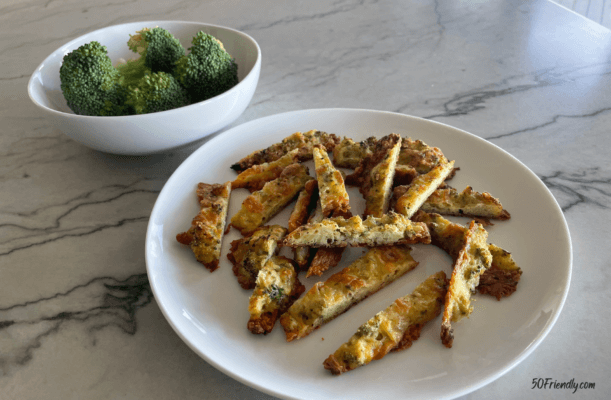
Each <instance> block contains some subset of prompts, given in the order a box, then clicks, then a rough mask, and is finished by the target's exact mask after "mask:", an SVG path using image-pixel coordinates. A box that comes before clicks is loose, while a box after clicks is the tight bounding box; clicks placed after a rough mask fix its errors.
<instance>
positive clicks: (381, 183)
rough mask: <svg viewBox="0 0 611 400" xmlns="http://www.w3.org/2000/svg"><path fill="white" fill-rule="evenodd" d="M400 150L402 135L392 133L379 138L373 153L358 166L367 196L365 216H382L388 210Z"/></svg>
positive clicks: (356, 172) (363, 193) (360, 187)
mask: <svg viewBox="0 0 611 400" xmlns="http://www.w3.org/2000/svg"><path fill="white" fill-rule="evenodd" d="M400 150H401V136H399V135H397V134H396V133H391V134H389V135H387V136H384V137H383V138H381V139H380V140H378V142H377V143H376V146H375V148H374V151H373V153H372V154H370V155H369V156H367V157H366V158H364V159H363V160H362V161H361V163H360V164H359V166H358V167H357V169H356V171H355V175H357V176H359V178H358V179H359V181H360V183H361V184H360V185H359V191H360V192H361V194H362V195H363V196H364V197H365V212H364V213H363V216H365V217H366V216H368V215H373V216H374V217H381V216H382V215H384V213H386V211H387V210H388V204H389V202H390V196H391V195H392V187H393V183H394V178H395V167H396V165H397V160H398V159H399V151H400Z"/></svg>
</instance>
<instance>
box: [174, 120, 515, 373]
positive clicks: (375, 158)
mask: <svg viewBox="0 0 611 400" xmlns="http://www.w3.org/2000/svg"><path fill="white" fill-rule="evenodd" d="M331 153H332V156H333V157H332V161H331V157H330V154H331ZM312 159H313V160H314V165H315V174H314V176H312V175H310V173H309V170H308V168H307V167H306V166H305V165H304V164H303V162H304V161H308V160H312ZM231 168H232V169H234V170H236V171H237V172H238V176H237V177H236V178H235V179H234V180H233V181H230V182H226V183H224V184H218V183H217V184H207V183H200V184H199V186H198V189H197V196H198V199H199V202H200V212H199V213H198V215H197V216H196V217H195V218H194V219H193V222H192V224H191V227H190V228H189V230H187V231H186V232H183V233H179V234H178V235H177V240H178V241H179V242H180V243H183V244H185V245H188V246H190V247H191V249H192V250H193V252H194V254H195V257H196V259H197V260H198V261H199V262H201V263H202V264H203V265H204V266H205V267H206V268H208V269H209V270H210V271H214V270H215V269H217V268H218V266H219V259H220V257H221V254H220V253H221V252H220V249H221V243H222V239H223V236H224V233H225V232H226V231H227V230H228V229H226V220H227V210H228V206H229V199H230V196H231V192H232V191H233V190H235V189H238V188H244V189H247V190H249V191H250V192H251V194H250V195H249V196H248V197H247V198H246V199H245V200H244V201H243V203H242V206H241V208H240V210H239V211H238V212H237V213H235V214H234V215H232V216H231V218H230V226H232V227H234V228H235V229H237V230H239V231H240V233H241V234H242V236H243V237H242V238H241V239H239V240H235V241H233V242H232V243H231V250H230V251H229V253H228V254H227V257H228V258H229V260H230V261H231V263H232V264H233V272H234V274H235V276H236V278H237V280H238V283H239V284H240V286H241V287H242V288H244V289H247V290H252V295H251V297H250V302H249V306H248V309H249V313H250V319H249V321H248V322H247V324H246V326H247V328H248V329H249V330H250V331H251V332H252V333H253V334H267V333H269V332H271V331H272V329H273V328H274V326H275V325H276V321H278V320H279V321H280V325H281V326H282V327H283V329H284V331H285V334H286V339H287V341H289V342H290V341H293V340H297V339H301V338H303V337H305V336H307V335H309V334H310V333H311V332H312V331H313V330H315V329H317V328H319V327H320V326H322V325H323V324H325V323H327V322H329V321H331V320H333V319H334V318H335V317H337V316H338V315H340V314H342V313H343V312H345V311H346V310H347V309H349V308H350V307H352V306H354V305H356V304H358V303H359V302H360V301H362V300H364V299H365V298H367V297H368V296H370V295H371V294H373V293H375V292H377V291H379V290H381V289H382V288H384V287H385V286H386V285H388V284H389V283H391V282H393V281H395V280H397V279H398V278H400V277H401V276H403V275H404V274H406V273H408V272H409V271H411V270H413V269H414V268H415V267H416V266H417V265H418V262H417V261H415V260H414V259H413V258H412V256H411V254H410V252H411V247H410V246H409V245H418V246H420V245H429V244H432V245H435V246H438V247H439V248H441V249H443V250H444V251H446V252H447V253H448V254H449V255H450V257H451V258H452V263H453V264H452V274H451V276H450V278H449V279H448V278H447V277H446V274H445V273H444V272H443V271H440V272H438V273H435V274H433V275H432V276H430V277H428V278H427V279H426V280H424V281H423V282H422V283H421V284H420V285H418V286H417V288H416V289H415V291H414V292H413V293H410V294H406V295H405V296H403V297H400V298H398V299H397V300H395V302H394V303H393V304H391V305H390V306H389V307H388V308H386V309H385V310H382V311H380V312H379V313H378V314H376V315H375V316H373V317H372V318H371V319H369V320H368V321H367V322H365V323H364V324H363V325H361V327H360V328H358V330H357V332H356V333H355V334H354V335H353V336H352V337H351V338H349V340H348V341H347V342H346V343H344V344H343V345H342V346H340V348H339V349H337V351H336V352H335V353H334V354H332V355H330V356H329V357H328V358H327V359H326V360H325V361H324V362H323V365H324V367H325V368H326V369H328V370H330V371H331V372H332V373H333V374H341V373H343V372H346V371H350V370H352V369H354V368H357V367H359V366H362V365H366V364H368V363H369V362H371V361H372V360H374V359H380V358H382V357H384V356H385V355H386V354H387V353H388V352H390V351H396V350H402V349H406V348H408V347H410V346H411V345H412V342H413V341H415V340H416V339H418V337H419V336H420V331H421V330H422V328H423V326H424V325H425V324H426V323H428V322H429V321H431V320H433V319H435V318H436V317H437V316H438V315H439V314H443V315H442V320H441V329H440V338H441V342H442V344H443V345H445V346H446V347H448V348H450V347H452V344H453V341H454V333H453V328H452V324H453V323H456V322H457V321H459V320H460V319H462V318H464V317H466V316H469V315H470V314H471V313H472V312H473V306H472V305H471V296H472V294H474V293H475V292H476V291H479V292H480V293H482V294H487V295H492V296H494V297H496V298H497V300H500V299H501V298H503V297H507V296H509V295H511V294H512V293H513V292H514V291H515V290H516V288H517V285H518V282H519V280H520V277H521V274H522V271H521V269H520V268H519V267H518V266H517V265H516V263H515V262H514V260H513V259H512V257H511V254H510V253H509V252H507V251H505V250H503V249H502V248H500V247H498V246H496V245H494V244H488V243H487V239H488V233H487V231H486V229H485V227H486V226H488V225H491V222H490V220H499V221H502V220H507V219H509V218H510V217H511V216H510V214H509V213H508V212H507V211H506V210H505V209H503V207H502V205H501V203H500V201H499V200H498V199H496V198H494V197H493V196H492V195H490V194H489V193H486V192H484V193H478V192H475V191H474V190H473V189H472V188H471V187H467V188H465V189H464V190H462V191H461V192H459V191H457V190H456V189H454V188H452V187H451V186H449V184H448V181H450V180H451V179H452V177H453V176H454V175H455V173H456V172H457V171H458V170H459V168H457V167H455V161H450V160H448V159H447V158H446V157H445V156H444V155H443V153H442V151H441V150H440V149H438V148H436V147H430V146H428V145H427V144H426V143H424V142H422V141H420V140H412V139H411V138H402V137H401V136H400V135H398V134H395V133H391V134H389V135H387V136H384V137H382V138H379V139H378V138H374V137H371V138H368V139H367V140H364V141H362V142H355V141H353V140H352V139H350V138H344V139H343V140H340V138H339V137H337V136H336V135H334V134H328V133H326V132H322V131H317V130H312V131H308V132H305V133H301V132H297V133H294V134H292V135H290V136H288V137H287V138H285V139H283V140H282V141H281V142H279V143H276V144H274V145H272V146H270V147H268V148H266V149H262V150H258V151H256V152H254V153H252V154H250V155H248V156H247V157H245V158H243V159H242V160H240V161H238V162H236V163H235V164H233V165H232V166H231ZM338 168H348V169H352V170H353V172H352V173H351V174H349V175H347V176H346V175H345V174H344V173H343V172H342V171H341V170H339V169H338ZM346 185H351V186H357V187H358V188H359V191H360V193H361V194H362V195H363V197H364V199H365V211H364V214H363V216H360V215H353V214H352V211H351V207H350V201H349V196H348V192H347V191H346ZM295 199H297V201H296V202H294V208H293V210H292V212H291V215H290V218H289V221H288V224H287V226H286V227H284V226H281V225H266V223H267V222H268V221H270V220H271V219H272V218H273V217H274V216H275V215H277V214H278V213H279V212H280V211H282V210H283V209H284V208H285V207H287V206H288V205H289V204H291V203H293V200H295ZM442 215H451V216H461V217H469V218H470V219H471V221H470V223H469V224H468V225H466V226H463V225H460V224H457V223H453V222H451V221H449V220H448V219H446V218H444V217H443V216H442ZM282 246H288V247H290V248H292V250H293V258H292V259H290V258H287V257H283V256H279V255H278V251H279V249H280V247H282ZM348 246H353V247H366V248H368V251H367V252H366V253H365V254H364V255H363V256H361V257H360V258H359V259H357V260H356V261H354V262H353V263H351V264H350V265H348V266H346V267H345V268H343V269H342V270H341V271H338V272H336V273H334V274H333V275H331V276H330V277H329V278H328V279H326V280H325V281H320V282H317V283H315V284H314V285H313V286H312V287H311V289H310V290H308V291H307V292H305V287H304V285H303V284H302V283H301V282H300V280H299V277H298V275H299V273H300V272H302V271H304V272H305V273H306V278H310V277H312V276H321V275H322V274H323V273H324V272H325V271H327V270H328V269H331V268H335V267H337V266H338V265H339V264H340V263H341V259H342V255H343V252H344V250H345V249H346V247H348ZM304 292H305V293H304Z"/></svg>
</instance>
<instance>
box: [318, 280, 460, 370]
mask: <svg viewBox="0 0 611 400" xmlns="http://www.w3.org/2000/svg"><path fill="white" fill-rule="evenodd" d="M447 284H448V283H447V280H446V274H445V273H444V272H443V271H440V272H437V273H436V274H434V275H431V276H430V277H428V278H427V279H426V280H425V281H424V282H422V283H421V284H420V285H418V287H416V290H414V292H413V293H412V294H409V295H407V296H403V297H400V298H398V299H397V300H395V302H394V303H393V304H391V305H390V306H389V307H388V308H386V309H385V310H384V311H380V312H379V313H377V314H376V315H375V316H374V317H373V318H371V319H370V320H369V321H367V322H365V323H364V324H363V325H361V326H360V327H359V328H358V330H357V331H356V333H355V334H354V335H353V336H352V337H351V338H350V340H348V341H347V342H346V343H344V344H343V345H341V346H340V347H339V348H338V349H337V350H336V351H335V353H333V354H331V355H330V356H329V357H328V358H327V359H326V360H325V361H324V363H323V365H324V367H325V369H328V370H330V371H331V373H333V374H334V375H339V374H341V373H343V372H348V371H351V370H353V369H355V368H358V367H361V366H363V365H367V364H369V363H370V362H371V361H373V360H379V359H381V358H382V357H384V356H385V355H386V354H388V353H389V352H391V351H398V350H404V349H407V348H409V347H410V346H411V345H412V342H413V341H414V340H417V339H418V338H419V337H420V331H421V330H422V328H423V327H424V325H425V324H426V323H427V322H428V321H430V320H432V319H433V318H435V317H437V316H438V315H439V314H440V313H441V308H442V306H443V299H444V297H445V295H446V291H447Z"/></svg>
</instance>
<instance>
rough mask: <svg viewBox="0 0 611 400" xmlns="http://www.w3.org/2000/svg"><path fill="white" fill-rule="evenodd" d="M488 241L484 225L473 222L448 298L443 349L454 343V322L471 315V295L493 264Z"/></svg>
mask: <svg viewBox="0 0 611 400" xmlns="http://www.w3.org/2000/svg"><path fill="white" fill-rule="evenodd" d="M487 238H488V232H486V230H485V229H484V228H483V227H482V226H481V225H480V224H476V223H475V222H474V221H471V224H470V226H469V229H467V230H466V232H465V234H464V237H463V245H462V247H461V249H460V251H459V252H458V256H457V257H456V261H455V262H454V266H453V272H452V277H451V278H450V284H449V286H448V293H447V294H446V300H445V307H444V311H443V320H442V323H441V334H440V336H441V341H442V343H443V345H444V346H446V347H448V348H450V347H452V344H453V341H454V335H453V330H452V322H457V321H459V320H460V319H462V318H464V317H467V316H469V315H470V314H471V312H472V311H473V307H472V306H471V294H472V293H474V292H475V288H476V287H477V285H478V284H479V277H480V276H481V274H483V273H484V272H485V271H486V270H487V269H488V268H490V264H491V263H492V255H491V254H490V251H489V250H488V245H487V244H486V239H487Z"/></svg>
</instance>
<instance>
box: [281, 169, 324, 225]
mask: <svg viewBox="0 0 611 400" xmlns="http://www.w3.org/2000/svg"><path fill="white" fill-rule="evenodd" d="M317 200H318V182H317V181H316V179H312V180H310V181H308V182H306V184H305V186H304V187H303V189H301V192H299V196H298V197H297V202H296V203H295V207H294V208H293V211H292V212H291V215H290V216H289V222H288V229H289V232H293V231H294V230H295V229H297V228H299V227H300V226H301V225H303V224H305V223H306V221H307V219H308V216H309V215H310V214H311V213H312V211H313V209H314V207H316V201H317Z"/></svg>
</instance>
